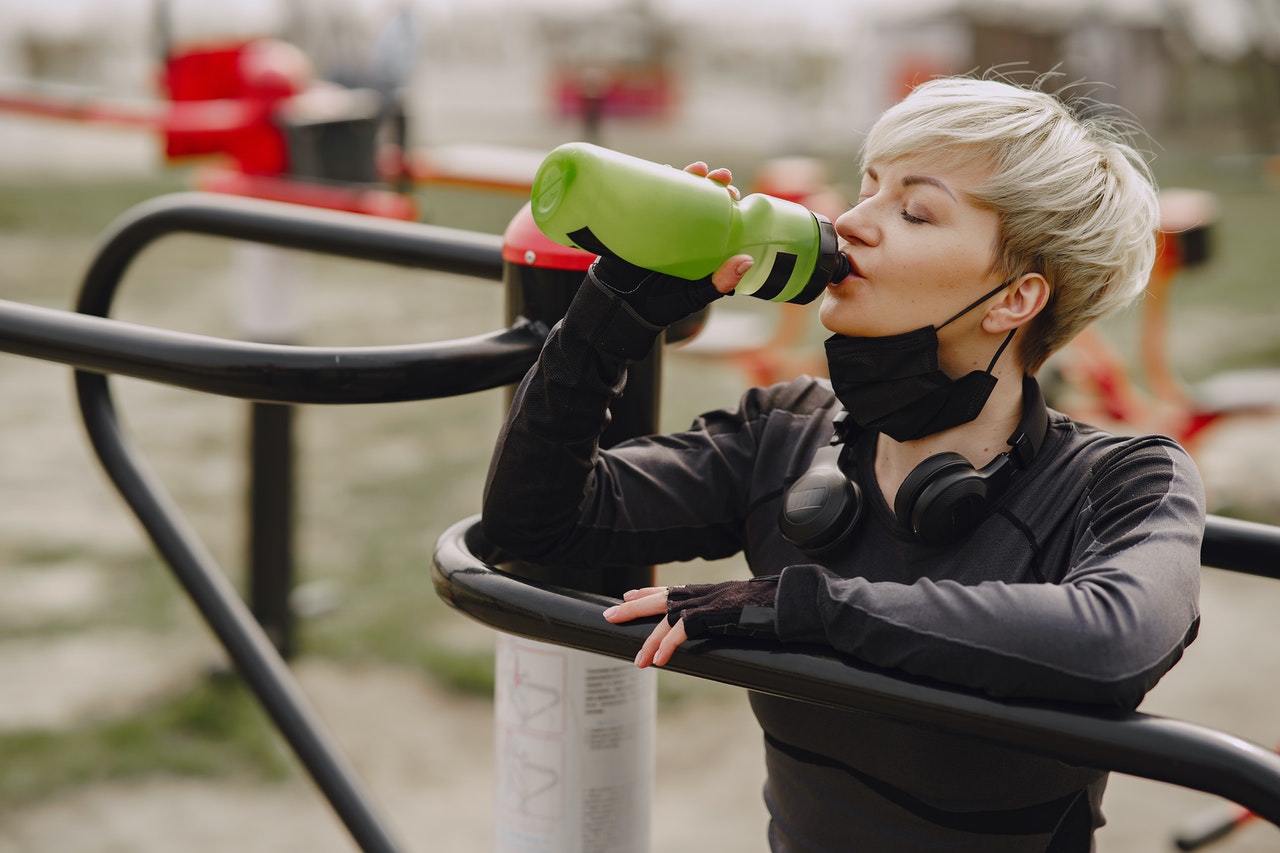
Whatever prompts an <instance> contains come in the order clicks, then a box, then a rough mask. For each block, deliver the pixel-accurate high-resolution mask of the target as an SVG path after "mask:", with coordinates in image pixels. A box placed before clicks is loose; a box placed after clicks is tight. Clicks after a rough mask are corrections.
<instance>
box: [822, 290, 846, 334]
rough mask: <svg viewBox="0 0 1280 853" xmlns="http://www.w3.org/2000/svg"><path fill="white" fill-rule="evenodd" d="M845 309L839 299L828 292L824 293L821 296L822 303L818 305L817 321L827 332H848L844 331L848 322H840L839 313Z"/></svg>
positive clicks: (844, 311)
mask: <svg viewBox="0 0 1280 853" xmlns="http://www.w3.org/2000/svg"><path fill="white" fill-rule="evenodd" d="M842 309H843V310H842ZM847 311H848V308H847V307H846V306H842V305H841V304H840V300H839V299H836V298H834V297H832V295H831V294H830V293H825V294H823V296H822V303H821V304H820V305H819V306H818V322H820V323H821V324H822V326H823V328H825V329H826V330H827V331H829V332H835V333H836V334H840V335H847V334H850V332H848V331H846V329H847V328H848V327H849V325H850V324H849V323H844V322H841V314H843V313H846V312H847Z"/></svg>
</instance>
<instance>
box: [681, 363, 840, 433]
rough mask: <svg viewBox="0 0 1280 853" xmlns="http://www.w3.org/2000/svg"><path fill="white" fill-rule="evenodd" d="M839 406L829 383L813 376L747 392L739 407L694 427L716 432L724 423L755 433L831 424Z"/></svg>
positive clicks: (709, 414) (721, 411) (709, 416)
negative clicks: (805, 424)
mask: <svg viewBox="0 0 1280 853" xmlns="http://www.w3.org/2000/svg"><path fill="white" fill-rule="evenodd" d="M838 406H839V402H838V401H837V400H836V396H835V393H834V392H833V391H832V390H831V383H830V382H828V381H826V380H825V379H815V378H814V377H812V376H798V377H796V378H795V379H792V380H790V381H788V382H780V383H778V384H776V385H768V386H760V387H754V388H751V389H749V390H747V391H746V392H745V393H744V394H743V395H742V396H741V397H740V398H739V400H738V404H737V405H736V406H734V407H732V408H728V409H718V410H715V411H712V412H707V413H706V414H703V415H701V416H699V417H698V419H697V420H696V421H695V423H694V427H695V428H704V429H711V430H712V431H714V430H716V429H717V428H719V427H722V426H724V425H727V424H735V425H737V428H741V427H742V426H746V427H748V428H751V429H754V430H764V429H777V428H784V427H786V425H788V424H791V425H796V424H804V423H808V422H815V421H816V422H828V423H829V422H830V420H831V416H832V415H833V414H834V411H835V409H836V408H837V407H838Z"/></svg>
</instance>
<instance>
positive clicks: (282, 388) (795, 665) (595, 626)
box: [0, 194, 1280, 851]
mask: <svg viewBox="0 0 1280 853" xmlns="http://www.w3.org/2000/svg"><path fill="white" fill-rule="evenodd" d="M179 232H185V233H198V234H205V235H210V236H218V237H223V238H228V239H235V240H250V241H256V242H263V243H267V244H270V245H276V246H282V247H289V248H293V249H299V250H303V251H309V252H316V253H320V254H325V255H338V256H345V257H351V258H358V259H363V260H370V261H377V262H383V263H390V264H397V265H405V266H415V267H422V268H429V269H439V270H444V271H449V272H453V273H457V274H461V275H467V276H473V277H477V278H481V279H498V278H501V279H502V280H503V281H504V284H505V286H506V288H507V293H508V305H509V311H510V312H511V313H512V315H513V316H515V317H516V319H515V320H513V321H512V322H511V323H510V325H509V326H508V327H506V328H502V329H499V330H497V331H495V332H492V333H488V334H483V335H479V336H475V337H472V338H468V339H464V340H459V341H448V342H442V343H426V344H416V345H409V346H389V347H388V346H383V347H344V348H324V347H295V346H282V345H273V344H260V343H246V342H241V341H232V340H223V339H217V338H209V337H202V336H197V335H190V334H185V333H178V332H172V331H166V330H161V329H155V328H149V327H143V326H138V325H134V324H128V323H123V322H120V321H117V320H112V319H110V318H109V317H107V314H108V313H109V310H110V307H111V302H112V296H113V294H114V291H115V289H116V287H117V286H118V284H119V283H120V281H121V279H122V276H123V275H124V273H125V271H126V270H127V269H128V267H129V264H130V263H131V261H132V260H133V259H134V258H135V257H136V256H137V255H138V253H139V252H141V251H142V250H143V249H144V248H146V247H147V246H149V245H150V244H151V243H152V242H154V241H155V240H157V239H159V238H161V237H163V236H164V235H167V234H173V233H179ZM509 248H515V250H514V251H507V250H508V249H509ZM528 251H529V250H525V251H520V247H510V246H508V245H507V244H505V243H504V242H503V241H502V240H500V239H499V238H497V237H494V236H491V235H481V234H474V233H470V232H461V231H456V230H452V229H442V228H433V227H430V226H426V225H421V224H413V223H400V222H393V221H389V220H384V219H375V218H371V217H362V216H355V215H350V214H343V213H336V212H325V211H316V210H311V209H307V208H302V207H297V206H292V205H281V204H277V203H270V202H262V201H255V200H248V199H236V198H229V197H220V196H206V195H203V194H181V195H178V196H174V197H167V198H161V199H156V200H153V201H151V202H147V203H144V204H143V205H140V206H139V207H138V208H135V209H134V210H132V211H129V212H128V213H126V214H125V215H124V216H122V217H121V218H120V220H118V221H117V223H116V224H115V225H113V226H112V227H111V228H110V229H109V231H108V233H107V234H106V235H105V236H104V240H103V241H102V243H101V248H100V250H99V253H98V255H97V256H96V257H95V259H94V260H93V262H92V264H91V266H90V268H89V271H88V273H87V274H86V276H85V280H84V286H83V289H82V292H81V295H80V299H79V303H78V306H77V308H78V312H79V313H72V312H65V311H58V310H53V309H47V308H38V307H33V306H27V305H21V304H17V303H13V302H6V301H0V350H2V351H5V352H9V353H13V354H16V355H23V356H29V357H33V358H38V359H43V360H47V361H51V362H55V363H60V364H65V365H68V366H71V367H73V368H75V370H76V385H77V391H78V395H79V404H80V409H81V414H82V417H83V419H84V423H85V427H86V429H87V431H88V433H89V436H90V441H91V443H92V446H93V448H94V450H95V452H96V454H97V456H98V458H99V460H100V461H101V463H102V464H103V466H104V468H105V469H106V471H107V473H108V475H109V476H110V478H111V480H112V482H113V483H114V484H115V485H116V487H117V489H118V490H119V491H120V493H121V496H122V497H123V498H124V500H125V501H126V502H127V504H128V505H129V507H130V508H131V510H132V511H133V512H134V513H135V515H136V516H137V517H138V519H139V521H140V522H141V523H142V525H143V527H144V529H145V530H146V532H147V534H148V536H149V537H150V538H151V540H152V542H153V544H154V545H155V547H156V549H157V551H158V552H159V553H160V555H161V556H162V557H163V558H164V560H165V562H166V563H167V565H168V567H169V568H170V570H171V571H172V572H173V573H174V576H175V578H176V579H177V580H178V582H179V583H180V584H181V586H182V588H183V590H184V591H185V592H186V594H187V595H188V596H189V597H190V598H191V599H192V601H193V603H194V604H195V605H196V607H197V609H198V610H199V612H200V614H201V615H202V617H203V618H204V619H205V621H206V622H207V624H208V625H209V627H210V628H211V629H212V631H213V633H214V635H215V637H216V638H217V640H218V642H219V643H221V644H222V645H223V646H224V648H225V649H226V651H227V653H228V655H229V656H230V658H231V660H232V662H233V663H234V664H235V666H236V669H237V670H238V671H239V672H240V674H241V675H242V676H243V677H244V679H245V681H246V683H247V684H248V686H249V688H250V689H251V690H252V692H253V693H254V695H255V696H256V697H257V699H258V701H259V702H260V703H261V704H262V706H263V707H264V709H265V710H266V711H267V712H268V714H269V715H270V718H271V719H272V721H273V723H274V724H275V725H276V726H277V727H278V728H279V730H280V732H281V734H282V735H283V736H284V738H285V740H286V742H287V743H288V744H289V746H290V747H291V748H292V749H293V751H294V753H295V754H296V755H297V757H298V759H299V760H300V762H301V764H302V765H303V766H304V768H305V769H306V770H307V772H308V773H309V774H310V775H311V777H312V778H313V780H314V781H315V782H316V784H317V786H318V787H319V789H320V790H321V792H322V794H323V795H324V796H325V797H326V798H327V800H328V801H329V803H330V804H331V805H332V807H333V808H334V810H335V812H336V813H337V814H338V816H339V817H340V818H341V819H342V820H343V822H344V824H345V826H346V827H347V829H348V831H349V832H350V834H351V836H352V837H353V839H354V840H355V841H356V843H357V844H358V845H359V846H360V848H361V849H363V850H366V851H391V850H398V849H406V848H403V847H402V846H400V845H399V844H398V843H397V842H396V841H395V840H393V837H392V834H391V833H390V832H389V831H388V829H387V827H386V826H385V824H384V822H383V821H382V819H381V818H380V817H379V816H378V815H377V814H376V813H375V811H374V809H373V807H372V804H371V803H370V801H369V799H368V797H367V796H365V794H364V793H363V791H362V789H361V786H360V785H359V783H358V781H357V779H356V777H355V775H354V774H353V773H352V771H351V769H350V768H349V767H348V766H347V764H346V762H345V761H344V760H343V758H342V756H341V754H340V752H339V750H338V749H337V747H336V746H335V745H334V744H333V743H332V742H331V741H330V739H329V738H328V736H327V735H326V733H325V731H324V730H323V728H322V726H321V724H320V721H319V719H318V718H317V716H316V715H315V714H314V713H313V712H312V711H311V710H310V708H309V706H308V703H307V701H306V697H305V696H304V695H303V693H302V691H301V689H300V687H299V686H298V684H297V682H296V680H295V679H294V677H293V674H292V673H291V671H290V669H289V667H288V666H287V664H285V662H284V660H283V659H282V658H281V656H280V654H279V653H278V651H277V650H276V648H275V647H274V646H273V645H272V644H271V642H270V641H269V640H268V639H267V637H266V635H265V633H264V632H263V631H262V629H261V628H260V626H259V625H258V624H257V623H256V622H255V621H254V619H253V618H252V616H251V615H250V614H249V612H248V610H247V609H246V608H245V606H244V605H243V603H242V602H241V599H240V597H239V594H238V593H237V591H236V590H235V589H234V588H233V587H232V586H231V584H230V583H229V582H228V581H227V580H226V578H225V576H224V575H223V573H222V571H221V570H220V568H219V567H218V566H217V565H216V564H215V562H214V561H213V559H212V558H211V556H210V555H209V553H208V552H207V550H206V549H205V548H204V546H203V545H202V543H201V542H200V540H199V539H198V537H197V536H196V535H195V534H194V532H193V531H192V530H191V529H190V526H189V525H188V524H187V523H186V522H185V520H184V519H183V517H182V516H181V514H180V512H179V511H178V509H177V507H176V506H175V504H174V503H173V501H172V500H171V499H170V498H169V497H168V496H167V494H166V492H165V490H164V488H163V486H162V484H161V483H159V482H158V481H157V479H156V478H155V477H154V476H153V475H152V474H151V473H150V472H149V471H148V470H147V468H146V465H145V462H144V460H143V459H142V458H141V456H140V454H139V453H138V452H137V450H136V449H135V448H134V447H133V445H132V444H131V442H130V441H129V439H128V437H127V435H126V434H125V432H124V429H123V426H122V424H121V423H120V421H119V420H118V418H117V416H116V412H115V407H114V404H113V401H112V397H111V392H110V384H109V376H110V375H112V374H118V375H122V376H128V377H133V378H138V379H144V380H148V381H152V382H159V383H163V384H168V385H173V386H177V387H182V388H187V389H191V390H196V391H201V392H205V393H213V394H219V395H224V396H230V397H237V398H242V399H253V400H259V401H267V402H273V403H309V404H358V403H374V402H394V401H403V400H413V399H431V398H439V397H444V396H450V395H456V394H466V393H471V392H474V391H479V390H482V389H486V388H493V387H497V386H500V385H505V384H508V383H511V382H513V381H515V380H516V379H517V378H518V377H519V376H520V375H521V374H522V373H523V372H524V371H525V370H526V369H527V367H528V366H529V365H530V364H531V363H532V361H533V359H534V358H535V357H536V353H537V351H538V349H539V347H540V345H541V342H542V339H543V335H544V333H545V330H546V329H547V328H548V325H549V323H550V322H553V321H554V320H555V319H557V316H556V312H562V311H563V309H564V307H565V305H567V302H568V299H569V296H570V295H571V293H572V290H573V289H574V288H575V287H576V283H577V280H578V279H580V276H581V271H580V270H577V269H569V270H562V269H555V268H553V267H552V268H542V267H533V266H529V267H525V266H523V264H525V263H531V262H532V261H533V260H536V258H529V257H528V255H527V252H528ZM535 255H536V250H535ZM656 352H657V353H659V354H660V352H661V350H660V348H659V349H657V350H656ZM659 358H660V355H659ZM637 378H638V381H637V383H636V388H635V389H630V390H629V394H628V396H626V397H624V398H623V400H625V401H627V402H625V403H623V404H621V408H620V413H621V414H623V415H624V416H623V417H622V418H619V419H618V420H620V421H621V422H623V423H624V424H627V426H626V427H625V429H627V430H631V429H637V428H642V427H643V425H644V423H645V422H646V421H647V420H649V419H651V418H652V415H653V411H654V407H655V406H656V397H657V390H658V385H659V380H660V371H659V370H658V369H657V364H656V363H655V365H654V366H652V367H650V368H642V369H641V370H640V371H639V372H638V374H637ZM632 390H634V391H635V392H636V393H634V394H633V393H631V391H632ZM1202 557H1203V562H1204V564H1205V565H1207V566H1216V567H1220V568H1224V569H1230V570H1234V571H1240V572H1247V573H1252V574H1256V575H1259V576H1262V577H1270V578H1276V579H1280V528H1278V527H1273V526H1270V525H1262V524H1256V523H1248V522H1242V521H1235V520H1230V519H1225V518H1220V517H1210V519H1209V520H1208V524H1207V527H1206V533H1205V540H1204V547H1203V552H1202ZM648 571H649V569H648V568H646V567H636V568H635V569H634V570H632V571H630V572H624V573H623V575H624V576H623V577H615V576H614V574H613V573H612V572H610V573H604V572H602V571H601V570H600V569H599V567H591V566H579V567H563V571H559V570H557V571H554V572H551V573H550V574H549V575H548V573H546V572H543V573H541V574H539V575H538V576H536V577H535V576H533V575H534V573H532V572H531V571H529V570H528V567H526V566H523V565H521V564H517V563H510V562H507V561H506V560H505V559H504V558H503V556H502V555H501V554H498V553H495V552H494V551H493V549H492V548H490V547H489V546H488V545H487V543H485V541H484V538H483V535H482V532H481V529H480V527H479V524H478V519H477V518H475V517H469V518H465V519H462V520H460V521H458V522H457V523H455V524H454V525H452V526H451V527H450V528H449V529H448V530H446V531H445V532H444V533H443V534H442V535H441V536H440V538H439V540H438V542H437V545H436V548H435V553H434V557H433V561H432V579H433V583H434V585H435V588H436V590H437V592H438V593H439V594H440V595H441V597H442V598H443V599H444V600H445V601H447V602H448V603H449V604H450V605H451V606H453V607H454V608H455V609H457V610H459V611H461V612H463V613H465V614H467V615H468V616H470V617H472V618H474V619H477V620H479V621H480V622H482V623H484V624H487V625H490V626H492V627H494V628H496V629H499V630H502V631H504V632H508V633H510V634H513V635H519V636H523V637H529V638H536V639H538V640H541V641H545V642H549V643H552V644H555V645H560V646H565V647H571V648H574V649H580V650H585V651H590V652H594V653H596V654H600V655H604V656H607V657H612V658H619V659H622V660H627V661H629V660H630V659H631V658H633V657H634V655H635V652H636V650H637V649H638V648H639V646H640V644H641V643H642V642H643V639H644V637H645V636H646V635H647V633H648V630H649V628H648V626H647V625H645V624H636V623H631V624H626V625H610V624H609V623H607V622H605V621H604V620H603V619H601V618H600V611H601V608H602V606H603V605H605V604H607V603H611V602H612V601H614V600H616V599H614V598H613V597H611V595H612V590H611V589H610V588H611V587H620V586H623V585H626V584H628V583H630V582H631V581H632V580H633V579H634V578H635V577H643V576H644V575H645V574H646V573H647V572H648ZM668 668H669V669H671V670H672V671H677V672H684V673H688V674H691V675H697V676H700V677H705V678H710V679H713V680H716V681H721V682H725V683H728V684H734V685H739V686H742V687H746V688H750V689H753V690H761V691H765V692H769V693H774V694H777V695H780V696H787V697H792V698H797V699H801V700H804V701H811V702H817V703H821V704H824V705H828V706H831V707H835V708H843V709H847V710H851V711H855V712H860V713H867V714H875V715H888V716H892V717H894V718H896V719H899V720H902V721H904V722H907V723H910V724H914V725H920V726H925V727H932V728H937V729H939V730H942V731H947V732H950V733H954V734H961V735H965V736H969V737H973V738H977V739H979V740H983V741H986V742H990V743H994V744H999V745H1003V746H1006V747H1012V748H1018V749H1025V750H1028V751H1031V752H1034V753H1037V754H1040V755H1045V756H1050V757H1053V758H1057V759H1060V760H1063V761H1068V762H1071V763H1075V764H1084V765H1089V766H1095V767H1098V768H1102V769H1108V770H1113V771H1117V772H1121V773H1128V774H1131V775H1136V776H1141V777H1145V778H1149V779H1155V780H1159V781H1164V782H1169V783H1172V784H1177V785H1181V786H1184V787H1187V788H1191V789H1195V790H1200V791H1204V792H1207V793H1211V794H1215V795H1217V796H1220V797H1224V798H1226V799H1229V800H1232V801H1234V802H1236V803H1238V804H1240V805H1241V806H1243V807H1245V808H1247V809H1249V810H1251V811H1252V812H1254V813H1256V814H1257V815H1258V816H1259V817H1261V818H1263V819H1265V820H1267V821H1269V822H1271V823H1272V824H1276V825H1277V826H1280V756H1278V755H1276V754H1275V753H1273V752H1271V751H1269V750H1267V749H1264V748H1263V747H1260V746H1258V745H1256V744H1252V743H1249V742H1247V741H1244V740H1242V739H1240V738H1237V737H1234V736H1232V735H1230V734H1227V733H1224V732H1220V731H1215V730H1212V729H1209V728H1206V727H1204V726H1200V725H1196V724H1194V723H1189V722H1183V721H1180V720H1174V719H1166V718H1161V717H1156V716H1152V715H1148V714H1142V713H1137V712H1108V711H1100V710H1096V709H1088V708H1081V707H1078V706H1069V705H1065V704H1055V703H1006V702H999V701H996V700H993V699H990V698H987V697H985V696H981V695H977V694H974V693H970V692H967V691H962V690H958V689H954V688H949V687H946V686H941V685H938V684H934V683H928V682H924V681H922V680H919V679H913V678H910V677H907V676H904V675H902V674H899V673H895V672H888V671H880V670H875V669H871V668H868V667H866V666H863V665H860V664H857V663H856V662H854V661H851V660H847V659H843V658H840V657H836V656H834V655H832V654H831V653H830V651H829V650H824V649H822V648H816V647H815V648H798V647H786V648H782V647H765V646H745V645H742V646H738V645H732V644H729V643H723V644H716V645H714V646H705V645H699V646H691V647H690V648H688V649H687V650H682V651H681V652H679V653H678V654H677V655H676V657H675V658H674V659H673V661H672V662H671V664H670V666H669V667H668ZM442 736H443V735H442Z"/></svg>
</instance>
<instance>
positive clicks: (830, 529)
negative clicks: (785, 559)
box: [778, 467, 862, 556]
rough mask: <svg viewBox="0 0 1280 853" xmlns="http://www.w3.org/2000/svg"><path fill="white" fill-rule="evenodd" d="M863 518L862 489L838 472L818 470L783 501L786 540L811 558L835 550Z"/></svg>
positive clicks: (800, 481)
mask: <svg viewBox="0 0 1280 853" xmlns="http://www.w3.org/2000/svg"><path fill="white" fill-rule="evenodd" d="M860 518H862V489H861V488H859V486H858V484H857V483H855V482H854V481H853V480H850V479H849V478H848V477H846V476H845V475H844V473H843V472H841V471H840V470H839V469H838V468H835V467H819V468H814V469H812V470H810V471H808V472H806V473H805V474H804V476H802V477H801V478H800V479H798V480H796V481H795V483H793V484H792V485H791V488H789V489H787V493H786V494H785V495H783V497H782V508H781V509H780V510H779V511H778V526H779V527H780V528H781V530H782V538H783V539H786V540H787V541H788V542H790V543H791V544H792V545H794V546H796V547H797V548H799V549H800V550H801V551H804V552H805V553H806V554H809V555H811V556H820V555H822V554H827V553H830V552H831V551H833V550H835V549H836V547H838V546H839V545H840V544H841V543H842V542H843V541H844V539H845V537H846V536H848V535H849V533H850V532H851V531H852V530H853V528H854V527H856V526H857V525H858V520H859V519H860Z"/></svg>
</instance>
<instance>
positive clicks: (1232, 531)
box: [1200, 515, 1280, 579]
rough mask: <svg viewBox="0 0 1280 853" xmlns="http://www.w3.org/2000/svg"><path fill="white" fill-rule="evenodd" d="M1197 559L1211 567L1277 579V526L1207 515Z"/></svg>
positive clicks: (1279, 560)
mask: <svg viewBox="0 0 1280 853" xmlns="http://www.w3.org/2000/svg"><path fill="white" fill-rule="evenodd" d="M1200 561H1201V563H1202V564H1203V565H1205V566H1210V567H1212V568H1215V569H1226V570H1228V571H1232V572H1241V573H1243V574H1250V575H1258V576H1259V577H1264V578H1277V579H1280V527H1275V526H1272V525H1270V524H1260V523H1259V522H1256V521H1241V520H1240V519H1236V518H1226V517H1225V516H1221V515H1211V516H1209V518H1208V521H1207V523H1206V524H1205V528H1204V544H1203V546H1202V547H1201V549H1200Z"/></svg>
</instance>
